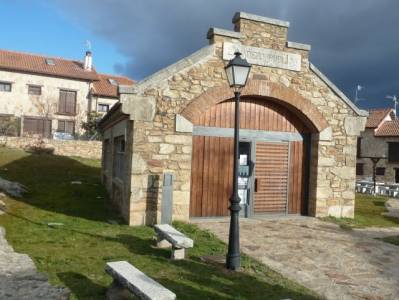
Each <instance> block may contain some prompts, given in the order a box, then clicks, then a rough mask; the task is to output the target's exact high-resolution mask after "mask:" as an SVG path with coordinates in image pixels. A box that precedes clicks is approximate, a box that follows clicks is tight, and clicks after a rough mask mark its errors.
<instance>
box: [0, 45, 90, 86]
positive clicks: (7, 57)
mask: <svg viewBox="0 0 399 300" xmlns="http://www.w3.org/2000/svg"><path fill="white" fill-rule="evenodd" d="M0 69H2V70H10V71H17V72H27V73H33V74H43V75H51V76H57V77H65V78H73V79H81V80H88V81H91V80H97V73H96V71H95V69H94V68H93V69H92V70H90V71H88V70H85V69H84V65H83V62H81V61H76V60H68V59H64V58H60V57H50V56H44V55H37V54H30V53H23V52H16V51H9V50H2V49H0Z"/></svg>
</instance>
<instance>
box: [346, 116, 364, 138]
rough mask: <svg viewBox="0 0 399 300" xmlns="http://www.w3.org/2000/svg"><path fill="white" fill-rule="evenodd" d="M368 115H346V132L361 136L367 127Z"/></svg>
mask: <svg viewBox="0 0 399 300" xmlns="http://www.w3.org/2000/svg"><path fill="white" fill-rule="evenodd" d="M366 122H367V118H366V117H346V118H345V121H344V127H345V132H346V134H347V135H352V136H359V135H360V133H361V132H362V131H363V130H364V128H365V127H366Z"/></svg>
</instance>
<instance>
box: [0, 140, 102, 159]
mask: <svg viewBox="0 0 399 300" xmlns="http://www.w3.org/2000/svg"><path fill="white" fill-rule="evenodd" d="M41 141H43V143H42V144H41V143H40V142H41ZM0 144H1V146H6V147H10V148H18V149H29V148H31V147H36V146H39V145H41V147H44V149H49V150H50V149H53V151H52V153H53V154H56V155H64V156H79V157H84V158H91V159H100V158H101V149H102V143H101V142H99V141H78V140H73V141H68V140H50V139H38V138H30V137H0Z"/></svg>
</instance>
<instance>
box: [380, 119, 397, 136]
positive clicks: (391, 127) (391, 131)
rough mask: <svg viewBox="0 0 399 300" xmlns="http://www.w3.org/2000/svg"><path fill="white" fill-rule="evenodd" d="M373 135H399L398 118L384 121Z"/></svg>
mask: <svg viewBox="0 0 399 300" xmlns="http://www.w3.org/2000/svg"><path fill="white" fill-rule="evenodd" d="M375 136H399V120H393V121H385V122H384V123H383V124H382V125H381V127H380V128H378V130H377V132H376V133H375Z"/></svg>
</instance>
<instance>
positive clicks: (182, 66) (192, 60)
mask: <svg viewBox="0 0 399 300" xmlns="http://www.w3.org/2000/svg"><path fill="white" fill-rule="evenodd" d="M239 18H244V19H249V20H254V21H260V22H264V23H269V24H274V25H278V26H283V27H289V25H290V24H289V22H288V21H283V20H278V19H271V18H267V17H263V16H258V15H254V14H249V13H245V12H237V13H236V14H235V15H234V17H233V23H234V21H235V20H236V19H239ZM214 34H219V35H222V36H227V37H231V38H233V39H240V38H241V33H240V32H237V31H230V30H226V29H220V28H214V27H211V28H210V29H209V31H208V32H207V38H208V39H211V37H212V35H214ZM286 46H287V48H295V49H301V50H306V51H310V49H311V45H308V44H302V43H296V42H291V41H287V45H286ZM214 55H215V45H212V44H211V45H208V46H205V47H203V48H201V49H200V50H198V51H196V52H194V53H192V54H191V55H189V56H187V57H185V58H183V59H181V60H179V61H177V62H175V63H173V64H171V65H169V66H167V67H165V68H163V69H161V70H159V71H157V72H155V73H154V74H152V75H150V76H148V77H146V78H144V79H143V80H141V81H138V82H137V83H136V84H135V85H134V86H133V87H132V86H130V87H125V86H123V85H121V86H120V87H119V92H120V93H126V94H139V93H140V92H142V91H144V90H145V89H146V88H148V87H150V86H154V85H156V84H159V83H160V82H161V81H165V80H167V79H169V78H171V77H172V76H173V75H175V74H177V73H179V72H181V71H183V70H186V69H188V68H192V67H194V66H195V65H197V64H200V63H202V62H204V61H205V60H206V59H208V58H209V57H213V56H214ZM309 69H310V70H311V71H312V72H313V73H314V74H315V75H316V76H317V77H318V78H319V79H320V80H322V81H323V82H324V83H325V84H326V85H327V86H328V87H329V88H330V89H331V90H332V91H333V92H334V93H335V94H336V95H337V96H338V97H339V98H340V99H341V100H343V101H344V102H345V103H346V104H347V105H348V106H349V107H350V108H351V109H352V110H353V111H354V112H355V114H356V115H358V116H364V117H367V116H368V112H367V111H365V110H362V109H359V108H358V107H357V106H356V105H355V104H354V103H353V102H352V101H351V100H350V99H349V98H348V97H347V96H346V95H345V94H344V93H343V92H342V91H341V90H340V89H339V88H338V87H337V86H336V85H335V84H333V83H332V82H331V81H330V80H329V79H328V78H327V76H325V75H324V74H323V73H322V72H321V71H320V70H319V69H318V68H317V67H316V66H315V65H313V64H312V63H310V62H309Z"/></svg>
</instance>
